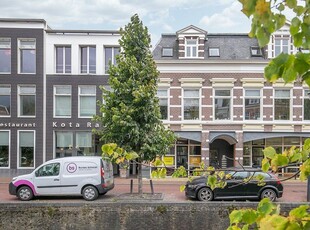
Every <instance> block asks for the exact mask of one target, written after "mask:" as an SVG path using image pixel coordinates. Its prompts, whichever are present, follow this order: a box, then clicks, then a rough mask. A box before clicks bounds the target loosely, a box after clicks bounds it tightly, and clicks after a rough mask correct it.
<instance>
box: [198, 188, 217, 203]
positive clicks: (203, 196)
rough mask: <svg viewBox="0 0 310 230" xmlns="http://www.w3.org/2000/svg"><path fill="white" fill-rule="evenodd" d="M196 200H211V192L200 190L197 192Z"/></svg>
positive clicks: (205, 189)
mask: <svg viewBox="0 0 310 230" xmlns="http://www.w3.org/2000/svg"><path fill="white" fill-rule="evenodd" d="M197 198H198V200H200V201H211V200H213V192H212V190H211V189H210V188H201V189H200V190H199V191H198V194H197Z"/></svg>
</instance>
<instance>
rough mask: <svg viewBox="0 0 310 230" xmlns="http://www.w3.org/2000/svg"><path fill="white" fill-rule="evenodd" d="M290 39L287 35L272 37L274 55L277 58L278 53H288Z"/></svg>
mask: <svg viewBox="0 0 310 230" xmlns="http://www.w3.org/2000/svg"><path fill="white" fill-rule="evenodd" d="M289 39H290V37H289V36H288V35H276V36H275V37H274V55H275V57H276V56H278V55H279V54H280V53H289V46H290V44H289V43H290V42H289Z"/></svg>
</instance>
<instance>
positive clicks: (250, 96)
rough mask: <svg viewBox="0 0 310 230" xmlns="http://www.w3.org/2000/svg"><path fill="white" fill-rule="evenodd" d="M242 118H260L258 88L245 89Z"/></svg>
mask: <svg viewBox="0 0 310 230" xmlns="http://www.w3.org/2000/svg"><path fill="white" fill-rule="evenodd" d="M244 98H245V99H244V119H245V120H259V119H260V110H261V103H260V90H252V89H251V90H249V89H247V90H245V97H244Z"/></svg>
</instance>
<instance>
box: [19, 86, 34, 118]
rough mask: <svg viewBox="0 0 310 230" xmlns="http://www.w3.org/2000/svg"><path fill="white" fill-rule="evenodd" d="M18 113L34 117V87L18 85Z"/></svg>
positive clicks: (21, 115) (22, 115)
mask: <svg viewBox="0 0 310 230" xmlns="http://www.w3.org/2000/svg"><path fill="white" fill-rule="evenodd" d="M18 95H19V100H18V103H19V106H18V115H19V116H20V117H35V115H36V87H35V86H19V87H18Z"/></svg>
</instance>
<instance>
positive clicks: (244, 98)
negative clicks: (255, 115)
mask: <svg viewBox="0 0 310 230" xmlns="http://www.w3.org/2000/svg"><path fill="white" fill-rule="evenodd" d="M247 90H256V91H259V97H256V96H246V95H245V93H246V91H247ZM243 95H244V97H243V120H244V121H261V120H262V116H263V114H262V113H263V109H262V107H263V106H262V89H257V88H245V89H244V91H243ZM246 99H250V100H251V99H259V101H260V103H259V115H260V116H259V119H256V120H254V119H248V120H246V119H245V100H246Z"/></svg>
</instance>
